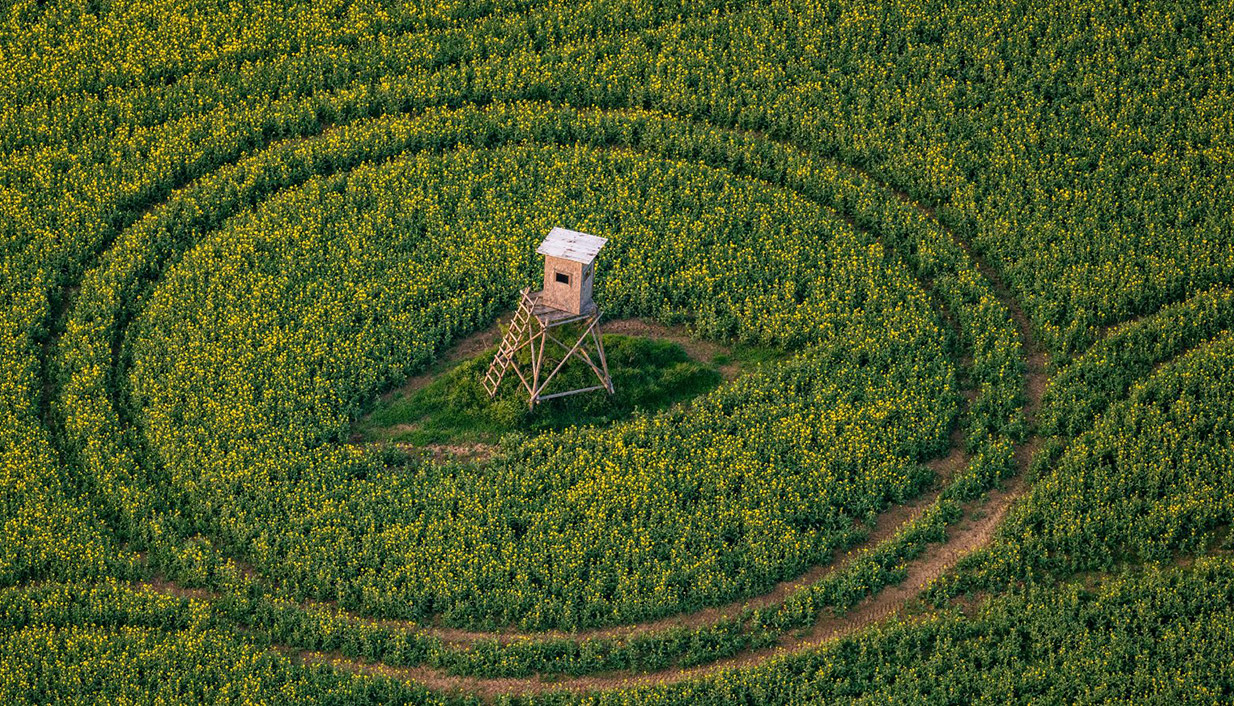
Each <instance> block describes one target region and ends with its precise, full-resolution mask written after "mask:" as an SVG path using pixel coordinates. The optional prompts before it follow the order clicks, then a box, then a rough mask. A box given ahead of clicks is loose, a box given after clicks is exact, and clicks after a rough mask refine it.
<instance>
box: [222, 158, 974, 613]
mask: <svg viewBox="0 0 1234 706" xmlns="http://www.w3.org/2000/svg"><path fill="white" fill-rule="evenodd" d="M743 139H752V140H759V139H761V138H757V137H753V136H752V137H750V138H743ZM764 141H765V140H764ZM862 217H863V218H868V216H862ZM207 222H210V221H207ZM962 337H964V336H963V333H962ZM958 454H959V451H958V450H957V449H953V450H952V451H951V452H950V458H951V459H952V461H951V462H950V463H949V464H945V465H948V466H951V467H954V463H955V459H956V458H957V455H958ZM893 514H894V513H893ZM886 526H887V525H886V524H884V523H879V525H878V527H879V529H878V530H877V532H878V534H876V536H875V538H876V539H878V538H881V533H882V531H883V530H882V528H883V527H886ZM825 573H826V572H825V570H824V569H823V567H822V566H821V565H820V566H819V567H816V568H814V569H812V570H811V571H809V572H807V573H806V574H805V576H804V577H802V579H799V580H798V581H788V582H783V583H781V584H780V585H779V587H777V588H776V589H775V590H773V591H771V592H770V593H769V594H766V595H767V597H766V598H760V599H756V600H752V601H749V602H748V605H747V603H746V602H742V606H743V607H761V606H764V605H770V604H772V603H773V602H774V601H775V600H776V599H777V598H779V597H780V596H781V595H782V594H784V593H787V592H788V589H789V588H790V587H795V586H797V585H801V584H805V583H811V582H812V581H811V580H812V579H814V578H816V577H818V578H821V577H822V576H823V575H824V574H825ZM734 605H736V602H735V603H734ZM722 612H723V610H718V611H712V612H707V611H703V612H699V613H697V614H696V615H697V617H692V618H686V619H684V620H683V621H682V622H681V623H679V625H681V624H684V625H696V624H699V623H700V622H703V621H705V620H709V619H710V618H711V617H712V616H714V615H716V614H717V613H722ZM670 621H671V619H666V621H664V622H662V623H655V622H652V623H649V624H648V627H650V628H652V629H655V628H658V627H663V626H664V625H665V624H672V623H671V622H670ZM620 630H621V629H619V628H618V629H613V630H612V632H609V633H605V632H601V631H598V632H597V633H596V635H597V636H609V635H612V634H614V633H617V632H619V631H620ZM637 631H638V628H637V627H635V628H633V629H630V630H627V631H625V632H627V633H632V632H637ZM446 634H447V635H449V633H448V632H447V633H446ZM460 634H463V633H455V636H458V635H460Z"/></svg>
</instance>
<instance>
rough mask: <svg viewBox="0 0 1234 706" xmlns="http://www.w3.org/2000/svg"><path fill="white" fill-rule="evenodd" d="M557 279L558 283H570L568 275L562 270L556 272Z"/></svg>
mask: <svg viewBox="0 0 1234 706" xmlns="http://www.w3.org/2000/svg"><path fill="white" fill-rule="evenodd" d="M557 281H558V282H560V283H562V284H569V283H570V275H568V274H566V273H564V272H558V273H557Z"/></svg>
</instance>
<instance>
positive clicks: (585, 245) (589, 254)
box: [536, 228, 608, 265]
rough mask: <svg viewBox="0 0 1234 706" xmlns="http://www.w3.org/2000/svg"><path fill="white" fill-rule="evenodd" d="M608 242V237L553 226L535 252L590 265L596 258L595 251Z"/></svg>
mask: <svg viewBox="0 0 1234 706" xmlns="http://www.w3.org/2000/svg"><path fill="white" fill-rule="evenodd" d="M607 242H608V238H601V237H599V236H596V235H588V234H587V233H580V232H578V231H577V230H570V229H568V228H554V229H552V230H550V231H549V232H548V236H547V237H546V238H544V242H543V243H540V247H538V248H536V252H538V253H540V254H541V255H548V256H549V257H560V258H563V259H565V260H572V261H574V262H581V263H583V264H584V265H590V264H591V261H592V260H594V259H596V253H598V252H600V248H602V247H604V244H605V243H607Z"/></svg>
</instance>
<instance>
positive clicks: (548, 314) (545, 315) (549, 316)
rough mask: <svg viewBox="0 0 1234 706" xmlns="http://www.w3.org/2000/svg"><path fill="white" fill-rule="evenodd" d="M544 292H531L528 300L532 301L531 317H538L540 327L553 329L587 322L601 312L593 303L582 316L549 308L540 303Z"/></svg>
mask: <svg viewBox="0 0 1234 706" xmlns="http://www.w3.org/2000/svg"><path fill="white" fill-rule="evenodd" d="M543 291H544V290H538V291H535V292H529V293H528V294H527V298H528V299H529V300H530V301H531V307H530V308H531V315H532V316H534V317H536V320H537V321H539V322H540V325H541V326H543V327H544V328H552V327H554V326H564V325H565V324H570V323H574V322H576V321H585V320H587V319H589V318H591V317H592V316H595V315H596V314H597V312H598V311H599V310H598V309H597V307H596V305H595V304H594V303H593V304H592V305H591V306H590V307H588V309H587V310H586V311H584V312H583V313H581V314H575V313H572V312H569V311H564V310H562V309H557V308H555V307H552V306H549V305H548V304H545V303H543V302H541V301H540V295H541V294H542V293H543Z"/></svg>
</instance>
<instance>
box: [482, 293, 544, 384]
mask: <svg viewBox="0 0 1234 706" xmlns="http://www.w3.org/2000/svg"><path fill="white" fill-rule="evenodd" d="M530 291H531V290H530V289H528V288H526V287H524V288H523V290H522V291H521V292H519V303H518V310H517V311H515V312H514V317H513V318H512V319H510V326H509V328H507V329H506V333H505V335H504V336H502V337H501V343H500V344H499V345H498V346H497V354H496V355H494V356H493V360H492V362H491V363H489V365H488V370H487V371H485V373H484V379H483V380H482V381H481V384H482V385H483V386H484V389H485V391H487V392H488V396H489V398H490V399H491V398H493V397H496V396H497V389H498V388H499V387H501V381H502V380H503V379H504V378H505V375H506V370H508V369H509V367H510V365H511V363H513V362H514V354H515V353H516V352H518V350H519V348H521V346H520V345H519V341H521V340H522V338H523V333H524V331H525V330H526V329H527V328H528V324H529V323H530V321H531V316H532V308H533V307H534V306H535V302H534V301H533V300H532V299H531V296H530V295H529V294H528V292H530Z"/></svg>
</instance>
